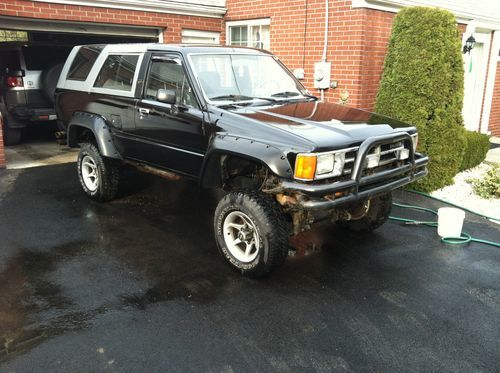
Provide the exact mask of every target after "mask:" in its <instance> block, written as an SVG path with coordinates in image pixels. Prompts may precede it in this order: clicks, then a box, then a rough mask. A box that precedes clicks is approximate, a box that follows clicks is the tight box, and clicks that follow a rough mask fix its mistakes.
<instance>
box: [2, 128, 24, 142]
mask: <svg viewBox="0 0 500 373" xmlns="http://www.w3.org/2000/svg"><path fill="white" fill-rule="evenodd" d="M21 138H22V129H21V128H10V127H8V126H4V127H3V142H4V144H5V145H7V146H9V145H19V143H20V142H21Z"/></svg>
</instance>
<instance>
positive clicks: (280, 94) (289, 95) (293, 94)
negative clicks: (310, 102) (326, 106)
mask: <svg viewBox="0 0 500 373" xmlns="http://www.w3.org/2000/svg"><path fill="white" fill-rule="evenodd" d="M297 96H302V97H306V98H312V99H314V100H317V99H318V98H317V97H316V96H313V95H310V94H308V93H298V92H292V91H284V92H278V93H275V94H273V95H271V97H283V98H292V97H297Z"/></svg>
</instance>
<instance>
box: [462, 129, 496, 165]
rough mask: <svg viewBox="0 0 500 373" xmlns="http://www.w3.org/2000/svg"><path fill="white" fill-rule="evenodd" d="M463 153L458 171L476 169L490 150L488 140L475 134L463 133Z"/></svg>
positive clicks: (487, 137)
mask: <svg viewBox="0 0 500 373" xmlns="http://www.w3.org/2000/svg"><path fill="white" fill-rule="evenodd" d="M465 140H466V141H465V152H464V156H463V158H462V164H461V165H460V171H463V170H468V169H469V168H472V167H476V166H477V165H478V164H480V163H481V162H482V161H484V159H485V158H486V153H488V150H489V149H490V138H489V136H487V135H484V134H482V133H477V132H471V131H465Z"/></svg>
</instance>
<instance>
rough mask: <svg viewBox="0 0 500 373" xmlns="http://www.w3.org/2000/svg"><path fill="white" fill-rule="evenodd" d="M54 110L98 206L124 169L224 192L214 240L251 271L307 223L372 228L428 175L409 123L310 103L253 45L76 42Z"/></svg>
mask: <svg viewBox="0 0 500 373" xmlns="http://www.w3.org/2000/svg"><path fill="white" fill-rule="evenodd" d="M56 109H57V114H58V116H59V118H60V119H61V120H62V121H63V122H64V123H65V124H66V125H67V126H68V131H67V134H68V144H69V146H72V147H80V154H79V157H78V176H79V178H80V183H81V185H82V188H83V190H84V191H85V193H87V195H88V196H90V197H91V198H93V199H95V200H98V201H108V200H111V199H112V198H113V197H114V196H115V194H116V191H117V187H118V182H119V167H120V166H121V165H122V164H123V163H127V164H132V165H135V166H137V167H138V168H140V169H142V170H144V171H153V172H154V173H155V174H160V175H163V176H165V177H168V178H171V179H172V178H176V177H179V176H182V177H186V178H190V179H193V180H196V181H197V182H199V183H200V185H201V186H203V187H220V188H223V189H224V190H226V191H227V192H228V193H227V194H226V195H225V197H223V198H222V199H221V200H220V202H219V204H218V206H217V208H216V211H215V219H214V232H215V238H216V242H217V246H218V248H219V250H220V252H221V254H222V255H223V256H224V258H225V259H226V260H227V261H228V262H229V264H230V265H231V266H232V267H234V268H236V269H237V270H239V271H240V272H241V273H243V274H245V275H249V276H261V275H264V274H266V273H269V272H270V271H271V270H273V269H274V268H276V267H277V266H279V265H281V264H282V263H283V262H284V260H285V259H286V257H287V255H288V240H289V237H290V236H291V235H293V234H297V233H299V232H301V231H303V230H306V229H309V228H310V226H311V224H313V223H314V222H316V221H319V220H325V219H328V220H330V221H331V222H335V223H337V224H339V225H340V226H342V227H345V228H348V229H352V230H368V231H369V230H373V229H375V228H377V227H379V226H380V225H381V224H383V223H384V222H385V221H386V220H387V218H388V216H389V213H390V210H391V201H392V198H391V191H392V190H394V189H396V188H398V187H401V186H403V185H405V184H408V183H410V182H412V181H414V180H416V179H418V178H421V177H423V176H425V175H426V173H427V169H426V164H427V161H428V159H427V157H425V156H423V155H422V154H419V153H417V152H416V151H415V149H416V144H417V133H416V129H415V128H414V127H412V126H409V125H407V124H405V123H401V122H399V121H396V120H394V119H391V118H387V117H384V116H381V115H377V114H373V113H370V112H367V111H363V110H358V109H354V108H350V107H347V106H344V105H338V104H332V103H325V102H319V101H318V100H317V98H316V97H314V96H311V95H310V94H309V93H308V92H307V91H306V89H304V87H303V86H302V85H301V84H300V82H299V81H297V80H296V79H295V78H294V76H293V75H292V74H291V73H290V72H289V71H288V70H287V69H286V67H285V66H284V65H283V64H282V63H281V62H280V61H279V59H278V58H277V57H275V56H273V55H272V54H269V53H267V52H263V51H258V50H254V49H246V48H232V47H208V46H206V47H201V46H182V45H163V44H122V45H107V46H105V45H88V46H81V47H75V48H74V49H73V51H72V52H71V54H70V56H69V57H68V60H67V62H66V64H65V66H64V68H63V71H62V75H61V79H60V81H59V85H58V87H57V90H56Z"/></svg>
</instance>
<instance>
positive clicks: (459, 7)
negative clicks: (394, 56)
mask: <svg viewBox="0 0 500 373" xmlns="http://www.w3.org/2000/svg"><path fill="white" fill-rule="evenodd" d="M352 5H353V7H357V8H373V9H380V10H388V11H398V10H399V9H401V8H404V7H407V6H432V7H439V8H444V9H448V10H450V11H451V12H453V13H454V14H455V15H456V16H457V18H458V19H459V20H463V21H467V20H477V21H480V22H484V23H492V24H496V25H498V26H499V27H500V1H499V0H352Z"/></svg>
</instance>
